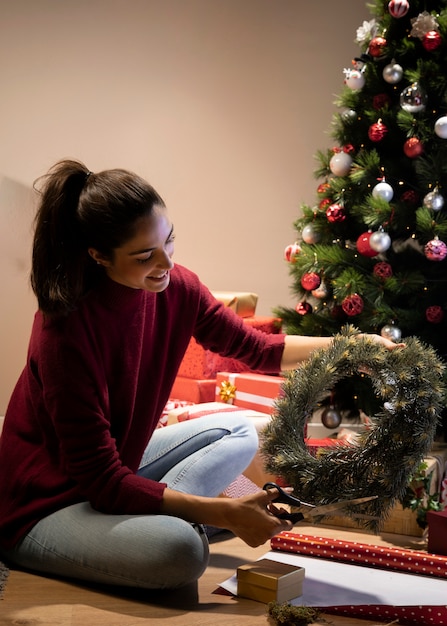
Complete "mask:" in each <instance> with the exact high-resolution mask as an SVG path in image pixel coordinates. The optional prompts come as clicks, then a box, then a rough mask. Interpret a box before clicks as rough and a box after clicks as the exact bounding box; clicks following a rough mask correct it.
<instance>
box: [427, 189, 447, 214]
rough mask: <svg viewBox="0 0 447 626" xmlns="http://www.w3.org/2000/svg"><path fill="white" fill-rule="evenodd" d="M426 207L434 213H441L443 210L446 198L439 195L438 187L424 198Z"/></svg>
mask: <svg viewBox="0 0 447 626" xmlns="http://www.w3.org/2000/svg"><path fill="white" fill-rule="evenodd" d="M424 206H425V207H427V209H431V210H432V211H440V210H441V209H442V207H443V206H444V198H443V197H442V195H441V194H440V193H439V191H438V188H437V187H436V189H434V190H433V191H430V192H429V193H428V194H427V195H426V196H425V197H424Z"/></svg>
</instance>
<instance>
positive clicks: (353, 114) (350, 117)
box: [341, 109, 358, 122]
mask: <svg viewBox="0 0 447 626" xmlns="http://www.w3.org/2000/svg"><path fill="white" fill-rule="evenodd" d="M357 117H358V115H357V111H354V109H347V110H346V111H343V113H342V114H341V119H342V120H343V121H344V122H355V120H356V119H357Z"/></svg>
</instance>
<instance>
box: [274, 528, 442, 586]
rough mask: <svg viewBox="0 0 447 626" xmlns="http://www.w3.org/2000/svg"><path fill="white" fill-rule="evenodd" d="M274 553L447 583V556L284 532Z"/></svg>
mask: <svg viewBox="0 0 447 626" xmlns="http://www.w3.org/2000/svg"><path fill="white" fill-rule="evenodd" d="M270 545H271V548H272V550H279V551H281V552H295V553H297V554H302V555H304V556H313V557H319V558H322V559H326V560H331V561H340V562H342V563H351V564H356V565H364V566H366V567H377V568H379V569H384V570H394V571H398V572H405V573H407V574H408V573H413V574H419V575H422V576H434V577H436V578H445V579H447V556H440V555H438V554H430V553H427V552H422V551H418V550H408V549H404V548H392V547H389V546H377V545H369V544H364V543H358V542H356V541H343V540H339V539H329V538H326V537H314V536H312V535H303V534H298V533H288V532H282V533H280V534H279V535H277V536H276V537H273V539H271V542H270Z"/></svg>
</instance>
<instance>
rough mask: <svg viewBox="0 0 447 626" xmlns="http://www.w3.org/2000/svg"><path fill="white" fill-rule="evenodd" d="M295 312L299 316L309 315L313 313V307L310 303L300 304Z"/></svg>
mask: <svg viewBox="0 0 447 626" xmlns="http://www.w3.org/2000/svg"><path fill="white" fill-rule="evenodd" d="M295 311H296V312H297V313H298V314H299V315H309V313H312V306H311V305H310V304H309V303H308V302H298V304H297V305H296V307H295Z"/></svg>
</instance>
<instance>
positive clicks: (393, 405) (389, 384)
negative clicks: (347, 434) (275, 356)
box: [262, 326, 445, 532]
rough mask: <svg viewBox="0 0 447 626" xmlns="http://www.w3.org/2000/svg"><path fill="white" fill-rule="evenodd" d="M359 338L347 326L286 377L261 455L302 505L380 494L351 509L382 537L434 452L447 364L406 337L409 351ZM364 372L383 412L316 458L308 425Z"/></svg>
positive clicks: (352, 513)
mask: <svg viewBox="0 0 447 626" xmlns="http://www.w3.org/2000/svg"><path fill="white" fill-rule="evenodd" d="M356 335H357V336H356ZM358 335H359V331H358V330H357V329H355V328H353V327H352V326H348V327H346V328H344V329H343V330H342V332H341V333H339V334H338V335H336V336H335V337H334V339H333V341H332V342H331V344H330V345H329V347H328V348H325V349H319V350H316V351H315V352H313V353H312V354H311V356H310V358H309V359H308V360H307V361H306V362H304V363H303V364H302V365H301V366H300V367H299V368H298V369H296V370H294V371H292V372H290V373H289V374H288V375H287V376H286V378H285V381H284V383H283V386H282V392H283V393H282V395H281V397H280V398H279V399H278V401H277V402H276V408H275V413H274V417H273V419H272V420H271V422H270V423H269V425H268V426H267V427H266V429H265V430H264V432H263V443H262V452H263V454H264V456H265V463H266V469H267V470H268V471H269V472H271V473H274V474H276V475H278V476H280V477H282V478H283V479H284V480H285V482H286V483H287V484H289V485H291V486H293V488H294V495H295V496H297V497H298V498H300V499H301V500H303V501H306V502H310V503H313V504H328V503H331V502H334V501H338V500H344V499H351V498H358V497H364V496H372V495H377V496H378V498H377V499H375V500H372V501H370V502H369V503H367V504H364V505H362V506H361V507H360V506H356V507H355V508H354V507H353V508H352V510H351V511H349V514H351V515H352V516H353V519H355V521H356V522H357V523H358V525H360V526H363V527H366V528H368V529H370V530H372V531H374V532H377V531H378V530H380V527H381V525H382V522H383V521H385V519H386V517H387V513H389V511H390V509H391V507H392V506H393V504H394V503H395V502H396V501H397V500H400V499H401V498H402V497H403V496H404V494H405V493H406V489H407V486H408V483H409V481H410V479H411V476H412V474H413V473H414V471H415V470H416V469H417V467H418V465H419V463H420V461H421V460H422V459H423V458H424V457H425V456H426V454H427V453H428V452H429V450H430V449H431V446H432V443H433V440H434V437H435V433H436V426H437V423H438V420H439V416H440V412H441V407H442V403H443V399H444V392H445V390H444V386H443V383H442V373H443V370H444V364H443V363H442V362H441V361H440V359H439V358H438V357H437V355H436V353H435V351H434V350H433V349H432V348H431V347H429V346H426V345H424V344H422V343H421V342H420V341H419V340H418V339H416V338H414V337H410V338H407V339H405V343H406V346H405V347H397V348H395V349H394V350H388V349H387V348H385V347H384V346H383V345H382V344H381V343H378V342H377V341H375V340H374V339H373V338H372V337H371V336H367V335H366V336H365V335H360V336H358ZM359 371H360V372H363V373H364V374H365V375H367V376H369V378H370V381H371V384H372V388H373V392H374V394H375V395H376V397H377V399H378V400H379V402H378V405H379V406H380V409H379V411H378V412H377V414H375V415H371V416H369V417H370V418H371V427H370V428H369V429H368V430H366V431H365V432H364V433H363V434H362V435H360V436H359V437H358V438H357V439H356V441H355V442H354V443H351V444H344V443H340V444H339V445H337V446H335V447H334V448H332V447H331V448H330V449H328V450H327V451H324V452H323V453H320V454H318V455H317V456H316V457H315V456H312V455H311V454H310V453H309V451H308V449H307V447H306V443H305V438H304V429H305V425H306V422H307V421H308V420H309V419H310V417H311V415H312V413H313V412H314V410H315V409H317V408H318V406H319V403H320V402H321V401H322V400H323V399H324V398H325V397H327V396H328V395H329V394H330V393H331V389H332V388H333V387H334V385H335V384H336V383H337V382H339V381H340V380H341V379H346V378H349V377H350V376H352V375H353V374H355V373H357V372H359ZM359 513H360V514H362V518H363V519H362V520H361V521H359V520H357V519H356V514H357V515H358V514H359Z"/></svg>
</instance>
